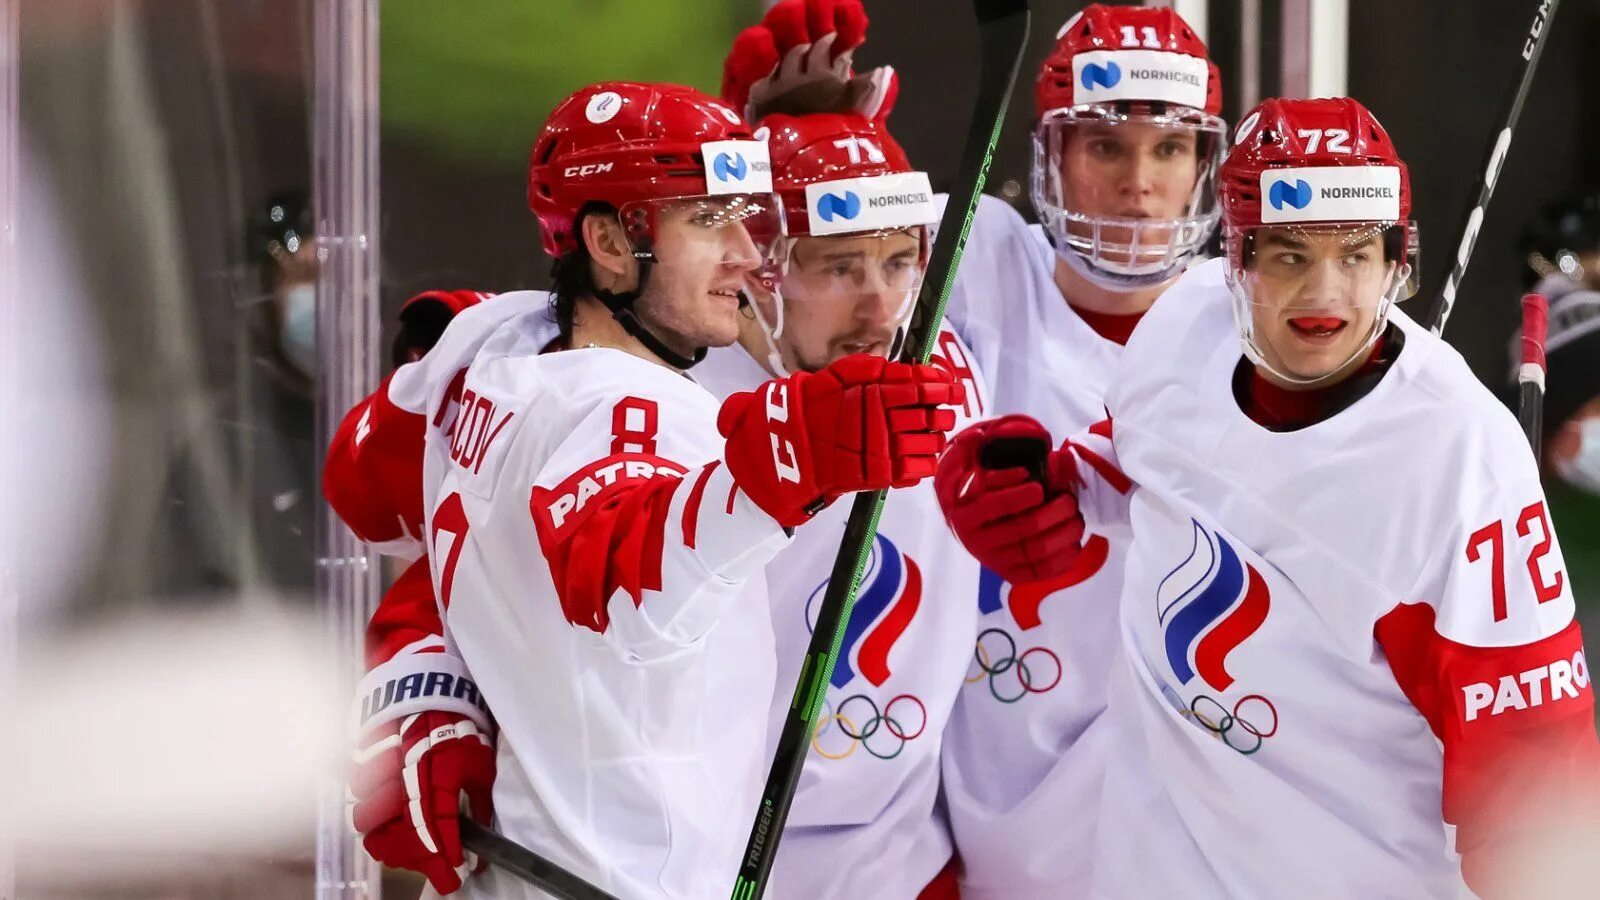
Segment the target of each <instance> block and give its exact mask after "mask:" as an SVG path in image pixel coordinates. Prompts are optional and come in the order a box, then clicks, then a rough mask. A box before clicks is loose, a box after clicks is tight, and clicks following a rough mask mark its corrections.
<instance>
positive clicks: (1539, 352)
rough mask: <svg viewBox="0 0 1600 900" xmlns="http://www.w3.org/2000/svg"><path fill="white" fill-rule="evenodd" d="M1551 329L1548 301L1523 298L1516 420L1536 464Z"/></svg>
mask: <svg viewBox="0 0 1600 900" xmlns="http://www.w3.org/2000/svg"><path fill="white" fill-rule="evenodd" d="M1549 327H1550V301H1548V300H1546V299H1545V298H1544V295H1542V294H1527V295H1524V296H1523V298H1522V365H1521V366H1520V367H1519V368H1518V369H1517V394H1518V397H1517V401H1518V402H1517V420H1518V421H1520V422H1521V423H1522V433H1523V434H1525V435H1527V436H1528V446H1529V447H1532V448H1533V459H1534V462H1535V464H1537V462H1538V460H1539V452H1540V446H1539V444H1540V438H1541V436H1542V435H1543V433H1544V378H1545V371H1546V369H1545V359H1544V340H1545V335H1546V333H1547V332H1548V330H1549Z"/></svg>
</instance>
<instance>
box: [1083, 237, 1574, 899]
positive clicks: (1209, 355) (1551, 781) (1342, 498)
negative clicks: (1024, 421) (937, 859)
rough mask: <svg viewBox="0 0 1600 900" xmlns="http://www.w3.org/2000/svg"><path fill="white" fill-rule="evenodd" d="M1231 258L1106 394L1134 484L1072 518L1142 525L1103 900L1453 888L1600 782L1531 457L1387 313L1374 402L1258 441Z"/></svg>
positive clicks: (1137, 530)
mask: <svg viewBox="0 0 1600 900" xmlns="http://www.w3.org/2000/svg"><path fill="white" fill-rule="evenodd" d="M1224 264H1225V263H1224V262H1222V261H1215V262H1211V263H1208V264H1204V265H1202V266H1199V267H1197V268H1195V269H1193V270H1191V271H1190V272H1189V273H1188V274H1186V275H1185V276H1184V277H1183V278H1182V279H1181V280H1180V281H1179V282H1178V283H1177V284H1176V285H1175V286H1174V287H1172V288H1171V289H1169V290H1168V291H1167V293H1166V294H1165V295H1164V296H1163V297H1162V298H1161V299H1160V300H1159V301H1158V302H1157V303H1156V305H1155V307H1154V308H1153V309H1152V311H1151V312H1150V313H1149V314H1147V315H1146V317H1145V319H1144V320H1143V322H1141V324H1140V326H1139V328H1138V330H1137V332H1136V333H1135V334H1134V336H1133V338H1132V340H1131V341H1130V342H1129V344H1128V346H1127V348H1126V352H1125V353H1124V355H1123V359H1122V364H1121V366H1120V367H1119V368H1118V369H1117V371H1116V373H1115V378H1114V380H1113V382H1112V384H1111V387H1110V391H1109V394H1108V396H1107V405H1108V407H1109V410H1110V413H1111V416H1112V420H1113V423H1114V446H1115V456H1116V462H1117V464H1118V465H1120V466H1121V468H1122V470H1123V471H1124V472H1125V473H1126V474H1127V475H1128V476H1129V477H1131V478H1132V480H1133V481H1134V482H1135V483H1136V484H1137V487H1135V488H1134V490H1133V491H1132V493H1131V494H1130V495H1128V496H1127V498H1126V499H1124V498H1123V497H1121V496H1119V495H1117V494H1114V493H1109V492H1105V491H1103V490H1098V489H1097V490H1094V491H1091V493H1092V494H1094V495H1095V496H1093V497H1091V498H1090V499H1091V501H1092V502H1090V503H1088V504H1087V509H1088V510H1089V513H1088V514H1089V515H1091V516H1097V515H1106V514H1107V510H1111V511H1112V512H1111V513H1110V514H1111V515H1116V514H1117V513H1116V512H1115V510H1116V509H1117V508H1118V506H1119V505H1121V506H1122V508H1123V509H1124V510H1125V514H1126V515H1127V516H1128V517H1129V519H1130V521H1131V525H1132V529H1133V542H1132V545H1131V549H1130V553H1129V558H1128V565H1127V570H1126V571H1127V579H1126V583H1125V585H1124V590H1123V595H1122V603H1121V616H1122V626H1121V628H1122V638H1123V644H1124V651H1125V652H1124V654H1123V657H1124V658H1123V661H1122V662H1121V663H1120V664H1119V667H1118V669H1119V670H1118V673H1117V675H1116V678H1115V679H1114V684H1113V695H1112V701H1111V706H1110V708H1111V718H1112V719H1113V724H1114V725H1116V726H1117V728H1116V732H1115V745H1114V746H1115V753H1114V754H1113V755H1112V756H1111V757H1110V770H1109V773H1108V776H1107V780H1106V785H1105V792H1104V797H1103V802H1102V804H1101V806H1100V826H1101V837H1100V840H1099V843H1098V846H1099V858H1098V864H1097V867H1096V873H1095V891H1096V896H1099V897H1104V898H1116V900H1140V898H1148V897H1174V898H1176V897H1183V898H1189V897H1194V898H1212V897H1229V898H1240V900H1250V898H1260V900H1266V898H1283V897H1291V896H1292V897H1297V898H1329V900H1333V898H1351V897H1396V898H1399V897H1405V898H1446V897H1459V896H1463V895H1464V892H1465V891H1466V890H1467V886H1466V885H1465V884H1464V883H1463V859H1462V857H1459V856H1457V855H1456V852H1455V851H1456V850H1459V851H1461V852H1462V853H1465V854H1467V857H1466V864H1467V866H1468V869H1467V871H1468V879H1469V880H1470V878H1471V872H1472V869H1471V863H1472V861H1473V860H1474V859H1475V858H1479V859H1482V858H1491V857H1492V855H1493V854H1494V853H1496V852H1509V851H1506V850H1505V847H1506V842H1505V841H1504V840H1502V838H1503V837H1504V835H1500V834H1498V830H1499V829H1502V828H1505V829H1515V828H1519V827H1523V825H1524V822H1525V820H1524V819H1523V817H1522V815H1521V814H1522V813H1525V812H1526V810H1518V809H1516V808H1515V807H1516V803H1517V802H1518V797H1519V796H1523V797H1526V796H1535V795H1540V794H1544V795H1545V796H1546V797H1547V798H1548V797H1549V796H1550V795H1552V794H1553V795H1555V796H1557V797H1560V796H1562V795H1563V794H1565V793H1567V786H1568V785H1570V786H1572V787H1575V788H1578V789H1580V790H1581V789H1588V788H1592V787H1593V784H1594V779H1595V778H1596V777H1600V769H1596V768H1592V766H1593V764H1594V760H1596V759H1597V756H1596V754H1595V738H1594V730H1593V724H1592V715H1593V711H1592V703H1593V701H1592V696H1591V694H1590V690H1589V676H1588V670H1587V666H1586V664H1585V660H1584V656H1583V651H1582V647H1581V642H1580V639H1579V636H1578V633H1577V626H1576V625H1575V624H1574V623H1573V601H1572V595H1571V591H1570V589H1569V587H1568V584H1567V580H1566V578H1565V575H1564V571H1563V564H1562V558H1561V550H1560V547H1559V545H1558V543H1557V541H1556V538H1555V534H1554V532H1553V531H1552V528H1551V523H1550V519H1549V517H1548V515H1547V513H1546V511H1545V507H1544V502H1543V501H1544V497H1543V493H1542V490H1541V487H1540V484H1539V480H1538V473H1537V471H1536V469H1535V466H1534V461H1533V459H1532V456H1531V454H1530V453H1529V452H1528V448H1527V446H1526V444H1525V443H1524V441H1523V438H1522V436H1521V433H1520V431H1519V429H1518V427H1517V425H1516V422H1515V420H1514V419H1513V418H1512V417H1511V416H1510V414H1509V413H1508V412H1507V411H1506V410H1505V409H1504V408H1503V407H1501V406H1500V405H1499V403H1498V402H1497V401H1496V400H1495V399H1494V397H1493V396H1492V395H1491V394H1490V393H1489V392H1488V391H1487V390H1486V389H1485V388H1483V387H1482V385H1480V384H1479V383H1478V382H1477V381H1476V379H1474V377H1473V376H1472V373H1471V372H1470V371H1469V369H1468V368H1467V366H1466V364H1465V363H1464V362H1463V361H1462V359H1461V357H1460V356H1459V355H1458V354H1457V353H1456V352H1455V351H1454V350H1452V349H1451V348H1450V347H1449V346H1448V345H1446V344H1444V343H1443V342H1442V341H1440V340H1439V339H1437V338H1435V337H1434V336H1432V335H1430V334H1429V333H1428V332H1427V331H1426V330H1425V329H1423V328H1421V327H1419V326H1418V325H1417V324H1416V323H1414V322H1413V321H1412V320H1411V319H1409V318H1407V317H1406V316H1405V315H1404V313H1402V312H1399V311H1396V312H1395V313H1393V314H1392V316H1391V322H1392V323H1393V324H1394V326H1395V327H1398V328H1399V329H1400V330H1401V331H1402V332H1403V335H1404V346H1403V348H1402V349H1401V351H1400V352H1399V356H1398V359H1397V360H1395V361H1394V362H1393V363H1392V364H1391V365H1390V367H1389V369H1388V371H1387V372H1385V373H1384V374H1383V377H1382V379H1381V381H1379V382H1378V384H1377V385H1376V386H1375V387H1374V388H1373V389H1372V390H1371V392H1370V393H1368V394H1367V395H1366V396H1364V397H1362V398H1361V399H1359V400H1357V401H1356V402H1355V403H1354V404H1352V405H1351V406H1349V407H1348V408H1346V409H1344V410H1343V411H1341V412H1338V413H1337V414H1336V415H1333V416H1332V417H1331V418H1328V419H1326V420H1324V421H1322V422H1320V423H1318V424H1315V425H1312V426H1310V427H1307V428H1303V429H1300V430H1297V431H1290V432H1273V431H1268V430H1267V429H1264V428H1262V427H1260V426H1258V425H1257V424H1256V423H1255V422H1253V421H1252V420H1251V419H1250V418H1248V417H1247V416H1246V415H1245V414H1244V413H1243V412H1242V411H1241V410H1240V408H1239V405H1238V403H1237V401H1236V400H1235V396H1234V391H1233V387H1232V385H1233V380H1234V374H1235V370H1236V368H1237V366H1238V365H1239V363H1240V359H1241V352H1240V347H1239V341H1238V337H1237V328H1236V327H1235V325H1234V320H1233V316H1232V312H1231V309H1230V303H1229V295H1228V290H1227V288H1226V286H1225V285H1224V283H1223V265H1224ZM1091 483H1093V482H1092V481H1091ZM1092 521H1093V520H1092V518H1091V527H1092ZM1441 748H1442V749H1441ZM1530 760H1533V763H1532V764H1531V765H1529V764H1528V763H1529V762H1530ZM1541 784H1545V785H1555V789H1554V790H1553V791H1541V790H1540V787H1541ZM1075 812H1076V811H1075ZM1447 825H1448V826H1453V827H1447ZM1453 842H1454V846H1453ZM1480 883H1481V882H1480ZM1474 887H1475V888H1476V889H1479V890H1481V889H1482V888H1481V887H1479V886H1478V885H1474ZM1503 896H1511V895H1503Z"/></svg>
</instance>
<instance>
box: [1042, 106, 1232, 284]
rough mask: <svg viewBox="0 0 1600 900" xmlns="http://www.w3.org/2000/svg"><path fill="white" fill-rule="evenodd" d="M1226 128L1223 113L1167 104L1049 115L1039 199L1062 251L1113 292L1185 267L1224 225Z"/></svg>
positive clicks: (1079, 108)
mask: <svg viewBox="0 0 1600 900" xmlns="http://www.w3.org/2000/svg"><path fill="white" fill-rule="evenodd" d="M1226 132H1227V128H1226V126H1225V125H1224V123H1223V121H1222V120H1221V119H1219V118H1217V117H1216V116H1209V115H1206V114H1205V113H1203V112H1201V111H1199V110H1194V109H1190V108H1188V107H1180V106H1169V105H1165V104H1155V103H1138V104H1128V103H1115V104H1090V105H1085V106H1075V107H1072V108H1070V109H1062V110H1056V111H1055V112H1052V113H1048V114H1046V115H1045V117H1044V118H1042V119H1041V120H1040V121H1039V124H1038V126H1037V127H1036V128H1035V129H1034V134H1033V153H1034V158H1033V185H1032V187H1033V205H1034V209H1035V210H1036V211H1037V212H1038V214H1039V220H1040V223H1041V224H1042V225H1043V226H1044V229H1045V232H1046V234H1048V235H1049V236H1050V238H1051V241H1052V242H1053V243H1054V244H1055V247H1056V252H1057V253H1058V254H1060V255H1061V257H1062V258H1063V259H1066V260H1067V261H1068V262H1070V263H1073V264H1074V265H1075V267H1076V268H1078V270H1079V271H1080V272H1082V273H1083V274H1084V275H1085V276H1087V277H1088V278H1090V280H1092V281H1094V282H1095V283H1097V284H1099V285H1101V286H1103V287H1106V288H1109V289H1112V290H1132V289H1137V288H1140V287H1145V286H1149V285H1154V284H1160V283H1161V282H1163V281H1165V280H1167V279H1169V278H1171V277H1172V276H1174V275H1176V274H1177V273H1178V272H1180V271H1181V270H1182V269H1183V268H1184V267H1185V266H1186V265H1187V264H1188V262H1189V261H1190V260H1191V259H1193V258H1194V257H1195V256H1196V255H1198V254H1199V253H1200V252H1201V251H1202V250H1203V249H1204V248H1205V244H1206V241H1207V240H1208V239H1210V237H1211V232H1212V229H1214V228H1215V227H1216V223H1217V215H1218V210H1217V203H1216V190H1215V187H1216V177H1217V167H1218V166H1219V165H1220V163H1221V161H1222V153H1223V149H1224V146H1225V135H1226Z"/></svg>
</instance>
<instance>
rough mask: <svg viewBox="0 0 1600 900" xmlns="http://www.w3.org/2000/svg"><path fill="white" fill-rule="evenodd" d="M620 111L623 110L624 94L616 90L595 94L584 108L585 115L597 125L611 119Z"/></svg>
mask: <svg viewBox="0 0 1600 900" xmlns="http://www.w3.org/2000/svg"><path fill="white" fill-rule="evenodd" d="M619 112H622V95H621V94H618V93H617V92H616V91H601V92H600V93H598V94H595V95H594V96H593V97H590V98H589V103H588V105H587V106H585V107H584V108H583V114H584V116H585V117H586V118H587V119H588V120H589V121H590V122H593V123H594V124H596V125H601V124H604V123H606V122H609V121H611V120H612V119H613V118H615V117H616V115H617V113H619Z"/></svg>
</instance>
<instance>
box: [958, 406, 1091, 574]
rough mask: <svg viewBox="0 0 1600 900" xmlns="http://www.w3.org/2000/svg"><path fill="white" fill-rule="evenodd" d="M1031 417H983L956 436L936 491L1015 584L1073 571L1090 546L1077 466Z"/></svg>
mask: <svg viewBox="0 0 1600 900" xmlns="http://www.w3.org/2000/svg"><path fill="white" fill-rule="evenodd" d="M1052 446H1053V443H1052V441H1051V439H1050V432H1048V431H1046V430H1045V428H1044V426H1043V425H1040V424H1039V423H1038V422H1037V421H1035V420H1033V419H1031V418H1029V417H1027V416H1017V415H1012V416H1002V417H1001V418H998V419H990V420H989V421H987V422H979V423H978V424H976V425H973V426H972V427H970V428H968V429H966V430H965V431H962V432H961V433H960V434H958V435H956V436H955V438H954V439H952V440H951V441H950V449H949V450H948V451H947V452H946V453H945V455H944V457H943V458H941V459H940V460H939V470H938V473H937V474H936V475H935V476H934V480H933V485H934V491H935V493H937V494H938V496H939V506H940V508H941V509H943V510H944V516H945V521H947V522H948V523H949V524H950V530H951V531H954V532H955V535H956V537H957V538H958V539H959V540H960V541H961V543H962V545H963V546H965V547H966V548H967V551H968V552H970V553H971V554H972V555H973V556H974V557H976V558H977V560H978V562H981V563H983V564H984V565H985V566H988V567H989V568H990V569H993V570H994V571H995V573H997V574H998V575H999V576H1000V577H1002V578H1004V579H1005V580H1007V581H1009V582H1011V583H1012V584H1026V583H1029V582H1034V581H1044V580H1046V579H1050V578H1054V577H1057V576H1059V575H1062V574H1065V573H1066V571H1067V570H1068V569H1069V568H1071V567H1072V563H1073V562H1074V561H1075V560H1076V559H1077V556H1078V553H1079V551H1080V550H1081V549H1082V546H1083V516H1082V514H1081V513H1080V512H1079V510H1078V496H1077V494H1078V489H1079V487H1080V486H1081V482H1080V481H1079V480H1078V475H1077V466H1076V463H1075V461H1074V460H1073V458H1072V455H1071V451H1069V450H1066V449H1060V450H1052V449H1051V447H1052Z"/></svg>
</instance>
